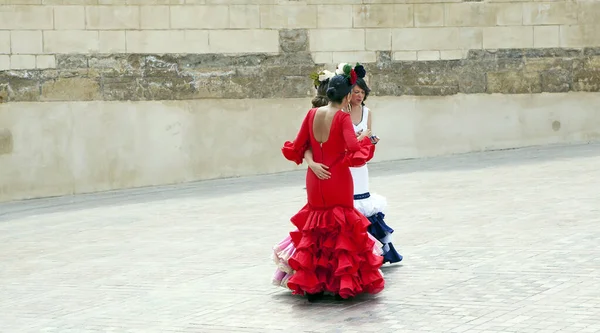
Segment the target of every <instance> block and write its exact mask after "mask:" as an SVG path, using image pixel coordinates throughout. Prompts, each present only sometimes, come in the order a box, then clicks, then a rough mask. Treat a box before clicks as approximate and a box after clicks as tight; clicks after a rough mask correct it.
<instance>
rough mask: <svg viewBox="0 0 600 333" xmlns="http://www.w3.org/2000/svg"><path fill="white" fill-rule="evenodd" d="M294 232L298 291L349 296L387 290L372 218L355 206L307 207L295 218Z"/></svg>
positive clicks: (295, 286)
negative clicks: (370, 230) (369, 231)
mask: <svg viewBox="0 0 600 333" xmlns="http://www.w3.org/2000/svg"><path fill="white" fill-rule="evenodd" d="M292 223H293V224H294V225H295V226H296V227H298V231H293V232H290V236H291V237H292V241H293V242H294V245H295V247H296V253H295V254H294V256H293V257H292V258H290V260H289V265H290V266H291V267H292V269H294V270H295V271H296V273H295V274H294V275H293V276H292V278H291V279H290V281H289V282H288V287H289V288H290V289H292V290H293V291H294V294H300V295H303V294H304V293H305V292H306V293H311V294H314V293H319V292H322V291H327V292H332V293H335V294H339V295H340V296H341V297H342V298H348V297H352V296H355V295H357V294H360V293H363V292H367V293H371V294H376V293H378V292H380V291H381V290H383V288H384V284H385V282H384V280H383V276H382V275H381V273H380V271H379V267H381V265H382V264H383V257H381V256H377V255H375V254H374V253H373V245H374V242H373V241H372V240H371V239H370V238H369V237H368V235H367V226H369V221H368V220H367V219H366V218H365V217H364V216H362V215H361V214H360V213H359V212H358V211H356V210H355V209H353V208H343V207H336V208H332V209H328V210H312V209H311V208H310V207H309V206H308V205H306V206H304V208H302V210H300V212H298V214H296V215H294V217H292Z"/></svg>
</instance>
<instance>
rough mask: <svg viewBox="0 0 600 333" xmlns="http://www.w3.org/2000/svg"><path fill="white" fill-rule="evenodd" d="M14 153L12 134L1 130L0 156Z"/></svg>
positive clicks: (6, 130)
mask: <svg viewBox="0 0 600 333" xmlns="http://www.w3.org/2000/svg"><path fill="white" fill-rule="evenodd" d="M12 151H13V137H12V133H11V132H10V131H9V130H8V129H6V128H0V155H6V154H10V153H12Z"/></svg>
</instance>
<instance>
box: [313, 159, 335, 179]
mask: <svg viewBox="0 0 600 333" xmlns="http://www.w3.org/2000/svg"><path fill="white" fill-rule="evenodd" d="M308 167H309V168H310V169H311V170H312V172H313V173H314V174H315V175H316V176H317V178H319V179H320V180H325V179H329V178H331V172H329V167H328V166H326V165H325V164H321V163H317V162H311V163H308Z"/></svg>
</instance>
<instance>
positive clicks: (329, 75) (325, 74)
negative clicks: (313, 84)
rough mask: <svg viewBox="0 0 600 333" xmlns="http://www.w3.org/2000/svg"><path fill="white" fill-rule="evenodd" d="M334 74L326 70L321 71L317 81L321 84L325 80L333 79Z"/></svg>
mask: <svg viewBox="0 0 600 333" xmlns="http://www.w3.org/2000/svg"><path fill="white" fill-rule="evenodd" d="M334 76H335V74H334V73H332V72H330V71H328V70H326V69H325V70H323V71H322V72H321V73H319V81H320V82H323V81H325V80H328V79H331V78H332V77H334Z"/></svg>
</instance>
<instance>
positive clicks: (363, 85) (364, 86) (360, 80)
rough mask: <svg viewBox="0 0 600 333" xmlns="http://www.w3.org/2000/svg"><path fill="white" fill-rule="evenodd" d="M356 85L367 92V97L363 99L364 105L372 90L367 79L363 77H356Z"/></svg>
mask: <svg viewBox="0 0 600 333" xmlns="http://www.w3.org/2000/svg"><path fill="white" fill-rule="evenodd" d="M354 85H355V86H358V87H359V88H360V89H362V90H363V91H364V92H365V98H363V101H362V105H363V106H364V105H365V101H366V100H367V97H369V93H370V92H371V89H369V86H367V82H365V79H363V78H358V79H356V83H355V84H354Z"/></svg>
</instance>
